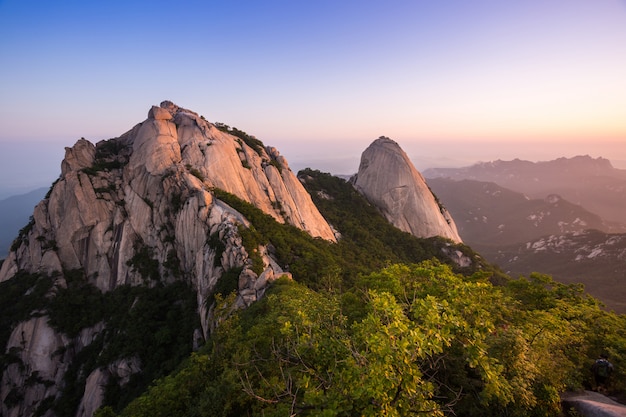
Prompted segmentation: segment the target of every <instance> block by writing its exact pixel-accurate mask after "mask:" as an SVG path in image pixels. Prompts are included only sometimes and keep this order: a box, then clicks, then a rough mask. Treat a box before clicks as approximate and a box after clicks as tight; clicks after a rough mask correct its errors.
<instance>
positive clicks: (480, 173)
mask: <svg viewBox="0 0 626 417" xmlns="http://www.w3.org/2000/svg"><path fill="white" fill-rule="evenodd" d="M423 174H424V176H425V177H426V178H428V179H430V178H441V177H447V178H451V179H455V180H463V179H468V180H476V181H485V182H494V183H496V184H498V185H500V186H502V187H505V188H508V189H511V190H513V191H518V192H521V193H524V194H526V195H528V196H529V197H531V198H545V197H546V196H548V195H550V194H558V195H560V196H561V197H562V198H563V199H565V200H568V201H570V202H572V203H574V204H577V205H580V206H583V207H585V208H586V209H587V210H589V211H591V212H592V213H596V214H598V215H599V216H601V217H602V218H603V219H605V220H607V221H612V222H618V223H622V224H624V223H626V217H625V215H624V210H623V207H625V206H626V170H622V169H617V168H614V167H613V166H612V165H611V163H610V162H609V161H608V160H607V159H604V158H595V159H594V158H591V157H590V156H576V157H573V158H559V159H556V160H553V161H546V162H530V161H522V160H519V159H515V160H512V161H501V160H497V161H493V162H482V163H478V164H475V165H472V166H469V167H464V168H431V169H427V170H425V171H424V173H423Z"/></svg>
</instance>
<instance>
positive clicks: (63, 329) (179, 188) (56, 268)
mask: <svg viewBox="0 0 626 417" xmlns="http://www.w3.org/2000/svg"><path fill="white" fill-rule="evenodd" d="M383 145H385V144H383ZM376 146H378V145H376ZM387 146H389V144H388V143H387V144H386V145H385V147H387ZM373 149H375V147H374V148H373ZM386 152H387V151H384V150H380V151H378V153H381V154H382V156H377V155H376V154H377V152H372V151H368V153H367V158H369V159H370V160H371V161H372V162H373V164H372V165H371V168H376V169H378V170H380V171H379V172H381V173H383V172H386V170H387V169H389V168H390V167H393V168H396V167H397V164H396V163H395V162H394V161H387V162H384V163H383V161H386V158H388V157H389V156H388V154H387V153H386ZM393 153H394V154H397V155H402V152H401V150H399V147H398V146H397V144H395V145H394V149H393ZM405 159H406V158H405ZM377 161H379V162H377ZM389 163H390V164H389ZM411 167H412V165H408V166H405V167H402V169H404V170H405V173H406V172H408V177H407V176H406V175H405V173H402V172H400V171H391V172H394V174H393V175H396V174H397V175H399V176H400V177H403V181H402V183H401V184H400V183H392V184H391V186H392V188H391V189H390V190H391V191H392V194H393V196H394V197H393V198H395V197H398V196H399V197H403V196H404V197H403V198H404V199H406V197H407V194H406V192H405V193H397V192H396V191H394V190H397V189H398V188H402V187H409V188H408V189H409V190H413V188H410V187H413V186H414V185H412V184H411V181H412V180H415V179H417V180H420V182H419V184H418V186H419V187H420V198H424V199H426V200H427V201H428V204H429V205H428V206H427V207H424V208H423V210H422V212H421V215H420V217H419V219H418V218H414V219H407V218H406V211H399V212H394V211H390V210H389V209H388V206H386V205H381V206H380V207H379V206H377V204H379V203H381V202H383V203H386V202H389V201H391V200H388V198H387V197H384V198H382V199H380V198H379V197H378V196H377V195H376V191H377V190H378V191H379V192H381V193H382V192H384V189H379V188H376V187H380V185H381V184H380V183H378V184H377V183H376V182H375V181H372V180H371V179H369V180H368V178H369V176H371V175H372V174H371V173H372V171H371V170H370V171H368V170H367V169H365V164H364V170H363V171H362V172H360V173H359V177H360V179H357V184H359V185H360V187H361V189H362V190H366V191H367V197H368V200H369V202H368V201H366V200H363V197H362V196H361V195H360V194H357V195H356V196H355V197H354V198H360V199H361V200H360V201H359V203H358V204H359V205H361V206H368V205H370V204H371V205H372V206H371V207H372V210H373V212H370V213H369V214H368V216H370V217H371V216H374V217H375V216H376V215H377V214H376V213H377V212H378V210H382V211H383V212H384V213H385V214H386V216H387V218H388V219H389V221H390V222H391V223H394V216H398V219H400V220H401V222H402V224H405V225H407V228H408V230H410V231H411V233H412V234H413V235H415V236H411V235H409V234H408V233H403V232H401V231H398V230H397V229H395V228H394V227H393V226H391V225H389V224H388V223H386V222H383V223H381V224H380V225H379V226H377V228H378V230H379V232H377V233H381V231H385V232H384V233H385V234H386V236H388V237H385V238H384V239H387V242H391V241H393V240H395V241H397V240H403V241H405V242H407V243H406V244H405V245H406V247H407V248H410V249H408V250H407V251H406V253H404V254H402V253H401V254H398V253H393V252H389V253H387V252H388V250H387V249H385V248H384V247H385V244H383V243H380V242H381V239H383V238H381V237H376V236H375V235H372V236H371V237H370V239H368V240H367V242H366V243H365V244H364V246H365V245H373V246H372V248H373V250H374V248H376V247H377V246H376V245H378V248H381V249H376V250H379V252H380V253H379V254H376V255H374V254H369V256H367V257H366V256H363V255H362V253H363V251H362V250H361V249H359V248H356V247H354V246H350V244H349V243H348V240H347V239H343V240H342V238H341V236H342V233H344V232H345V233H347V235H350V233H351V226H350V225H348V224H343V223H341V221H339V220H338V221H337V223H338V224H340V225H341V228H340V229H339V230H336V229H335V227H334V226H333V225H331V224H330V223H329V222H328V221H327V220H326V219H325V218H324V216H322V214H321V213H320V211H319V209H318V207H317V206H316V205H315V204H314V203H313V200H312V197H311V195H310V194H309V193H308V192H307V190H306V189H305V188H304V186H303V183H305V184H307V185H308V186H309V187H310V186H312V184H313V183H315V178H316V175H314V173H311V175H309V176H308V177H303V178H300V179H299V178H297V177H296V175H295V174H294V173H293V172H292V171H291V170H290V169H289V165H288V162H287V161H286V160H285V158H283V157H282V156H281V155H280V153H279V152H278V151H277V150H276V149H274V148H271V147H266V146H264V145H263V143H262V142H261V141H259V140H258V139H256V138H255V137H254V136H250V135H248V134H246V133H245V132H243V131H240V130H238V129H236V128H231V127H229V126H226V125H223V124H220V123H210V122H208V121H207V120H206V119H205V118H204V117H203V116H200V115H199V114H198V113H195V112H193V111H191V110H188V109H184V108H182V107H179V106H177V105H175V104H174V103H171V102H169V101H165V102H163V103H161V105H160V106H158V107H157V106H153V107H152V108H151V109H150V110H149V112H148V118H147V119H146V120H145V121H143V122H141V123H139V124H137V125H136V126H135V127H133V128H132V129H131V130H129V131H128V132H126V133H124V134H123V135H121V136H120V137H118V138H113V139H109V140H105V141H101V142H98V143H96V144H93V143H91V142H89V141H88V140H86V139H80V140H78V141H77V142H76V144H75V145H74V146H73V147H71V148H67V149H66V153H65V158H64V160H63V161H62V164H61V176H60V177H59V179H58V180H57V181H56V182H55V183H54V184H53V185H52V186H51V188H50V190H49V191H48V193H47V195H46V196H45V198H44V199H43V200H42V201H41V202H39V204H37V205H36V207H35V209H34V212H33V215H32V218H31V221H30V222H28V224H26V225H25V226H24V227H23V228H22V229H21V230H20V231H19V234H18V236H17V238H16V239H15V241H14V242H13V244H12V246H11V250H10V252H9V255H8V256H7V258H6V259H5V260H4V261H3V262H2V264H1V266H0V285H2V291H3V298H2V300H0V301H2V302H3V303H4V304H3V308H5V307H6V311H7V313H6V314H4V317H3V319H2V320H3V321H2V323H0V324H1V326H0V327H1V328H2V332H0V336H1V337H0V342H1V343H2V348H3V351H4V352H5V353H6V355H5V356H3V359H2V364H1V365H2V367H1V371H2V381H1V384H2V385H1V386H0V400H1V402H2V403H1V406H0V407H1V408H0V411H1V414H2V415H3V416H7V417H8V416H22V415H76V416H90V415H92V414H93V413H94V412H95V410H96V409H97V408H98V407H100V406H101V405H103V404H105V403H106V404H114V403H115V404H118V406H121V405H123V404H125V403H127V402H128V401H130V399H131V398H132V396H133V395H137V393H138V392H140V390H141V389H145V387H146V386H147V384H148V383H150V381H152V380H153V379H154V378H157V377H160V376H164V375H165V374H166V373H167V372H170V371H172V370H173V369H174V367H175V366H176V365H177V363H178V362H179V361H181V360H182V359H183V358H184V357H185V355H188V354H189V353H190V351H191V350H192V349H194V348H197V347H198V346H199V345H201V344H203V343H204V342H205V341H206V340H207V339H208V338H209V336H210V334H211V332H212V331H213V329H214V327H215V326H216V324H217V323H218V322H219V321H220V320H222V319H223V316H222V315H221V314H224V313H216V311H215V308H216V305H217V304H216V302H217V300H219V299H220V297H221V296H223V295H224V296H225V295H228V294H230V293H231V292H233V295H234V296H235V298H234V299H233V300H232V303H231V309H234V310H236V309H240V308H245V307H248V306H250V305H252V304H253V303H255V301H257V300H259V299H260V298H261V297H263V295H264V293H265V291H266V289H267V288H268V285H270V283H271V282H273V281H275V280H276V279H278V278H280V277H287V278H289V277H291V276H292V274H293V275H296V276H297V277H298V279H301V280H304V281H305V282H306V281H307V280H309V282H312V283H314V284H313V285H320V284H319V283H317V284H315V281H317V280H322V278H321V277H324V278H323V280H324V282H326V283H327V284H328V285H336V284H337V283H336V280H337V279H340V280H350V279H354V278H350V277H354V276H355V275H356V274H357V273H359V271H361V270H363V271H369V270H371V268H376V267H382V266H384V265H385V263H386V262H388V261H389V260H395V261H400V262H404V261H410V262H419V261H420V260H423V259H430V258H436V259H440V261H441V262H446V263H449V264H450V265H451V266H452V267H453V268H461V269H465V270H467V271H470V270H476V269H477V268H484V269H489V268H488V266H487V264H486V263H484V262H483V261H482V259H481V258H480V257H478V256H477V255H475V254H473V253H472V252H471V250H469V249H468V248H466V247H463V246H458V247H457V246H456V245H455V242H459V241H460V239H459V238H458V235H456V232H455V230H454V227H453V223H452V220H451V219H450V218H449V217H446V213H445V212H443V211H442V209H441V207H440V206H439V205H437V204H436V202H435V200H434V197H433V196H432V194H431V193H430V192H429V191H428V189H427V188H424V186H423V180H421V177H420V176H419V174H418V173H416V171H415V170H414V168H411ZM311 181H312V182H311ZM345 185H346V186H348V185H347V184H345ZM320 192H321V194H320V195H329V194H328V193H327V192H322V191H320ZM320 195H317V196H316V198H319V197H320ZM392 200H393V199H392ZM401 200H402V198H401V199H400V200H397V199H395V200H393V201H395V202H396V204H397V203H398V202H399V201H401ZM413 204H415V201H413ZM390 215H391V217H389V216H390ZM430 216H432V217H433V218H435V219H437V220H436V223H437V224H438V225H439V226H442V227H443V228H442V229H440V231H441V233H439V232H438V229H436V228H433V227H432V225H431V223H432V222H431V221H426V222H425V223H426V225H427V226H428V227H426V228H424V227H421V226H420V227H414V226H412V225H411V223H412V222H415V221H421V222H424V219H428V218H430ZM344 217H345V216H344ZM384 224H387V226H385V225H384ZM451 225H452V226H451ZM388 228H390V229H388ZM397 233H400V235H398V234H397ZM270 234H271V235H272V236H273V237H272V238H271V239H269V238H268V237H267V236H268V235H270ZM437 236H442V237H437ZM418 238H420V239H423V238H432V239H433V240H430V241H427V240H419V239H418ZM446 238H451V239H452V240H448V239H446ZM384 239H383V240H384ZM416 239H417V240H416ZM338 240H339V243H338ZM329 245H336V246H337V247H340V248H343V249H337V250H341V251H343V252H342V253H343V255H342V256H341V257H339V258H338V257H337V255H327V254H326V251H329V250H330V249H329V248H330V246H329ZM356 253H359V255H355V254H356ZM359 257H360V258H361V259H362V262H360V265H358V266H356V265H355V267H354V268H352V270H351V269H350V268H348V267H347V266H346V265H347V262H350V261H349V260H350V259H356V258H359ZM384 259H386V260H384ZM363 268H364V269H363ZM313 271H314V272H313ZM337 271H344V272H342V275H344V276H343V277H341V278H338V277H337ZM348 271H349V272H348ZM313 273H314V274H316V278H307V276H310V275H311V274H313ZM333 282H335V284H332V283H333ZM16 300H17V302H15V301H16ZM9 304H10V305H11V307H10V308H9V307H8V306H9ZM146 346H149V347H150V348H149V349H147V348H146ZM129 387H132V388H130V389H129ZM114 399H115V400H114ZM120 404H121V405H120Z"/></svg>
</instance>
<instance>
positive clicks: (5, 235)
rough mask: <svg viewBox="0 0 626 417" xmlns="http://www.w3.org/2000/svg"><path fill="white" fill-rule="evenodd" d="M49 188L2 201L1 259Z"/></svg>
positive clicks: (0, 209)
mask: <svg viewBox="0 0 626 417" xmlns="http://www.w3.org/2000/svg"><path fill="white" fill-rule="evenodd" d="M46 191H47V188H39V189H36V190H33V191H30V192H28V193H26V194H20V195H15V196H11V197H8V198H5V199H4V200H0V259H1V258H4V257H5V256H6V255H7V254H8V253H9V248H10V247H11V243H12V242H13V239H15V236H17V234H18V232H19V230H20V228H21V227H22V226H23V225H25V224H26V223H28V217H29V216H30V215H31V214H32V213H33V208H34V207H35V205H36V204H37V203H38V202H39V201H40V200H41V199H42V198H43V197H44V196H45V195H46Z"/></svg>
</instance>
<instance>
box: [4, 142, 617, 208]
mask: <svg viewBox="0 0 626 417" xmlns="http://www.w3.org/2000/svg"><path fill="white" fill-rule="evenodd" d="M248 133H250V134H253V133H252V132H248ZM120 134H121V133H120ZM87 139H88V140H89V138H87ZM375 139H376V138H371V139H366V140H361V141H359V140H348V141H305V142H303V141H297V142H289V141H271V140H264V139H262V140H263V142H264V144H265V145H267V146H273V147H275V148H276V149H278V151H279V152H280V153H281V155H283V156H284V157H285V158H287V161H288V163H289V166H290V168H291V169H292V170H293V171H294V172H298V171H299V170H301V169H304V168H312V169H317V170H320V171H322V172H330V173H331V174H334V175H351V174H354V173H356V171H357V170H358V166H359V162H360V158H361V153H362V152H363V151H364V150H365V148H367V146H369V144H370V143H371V142H372V141H373V140H375ZM392 139H394V138H392ZM99 140H102V139H99ZM99 140H91V141H92V142H94V143H96V142H98V141H99ZM394 140H395V139H394ZM396 142H398V143H399V145H400V146H401V147H402V149H403V150H404V151H405V152H406V153H407V155H408V156H409V158H410V159H411V161H412V162H413V164H414V165H415V167H416V168H417V169H418V170H419V171H421V172H423V171H424V170H426V169H428V168H458V167H463V166H470V165H473V164H475V163H478V162H489V161H495V160H498V159H500V160H504V161H509V160H513V159H522V160H527V161H531V162H540V161H551V160H554V159H557V158H562V157H564V158H572V157H574V156H580V155H589V156H591V157H592V158H600V157H601V158H605V159H608V160H609V161H611V164H612V165H613V167H615V168H618V169H626V146H623V145H622V144H612V143H595V144H593V145H592V146H589V145H588V144H584V143H583V144H576V143H570V144H567V146H563V145H562V144H545V143H529V142H518V143H514V142H507V143H506V146H503V145H502V144H498V143H497V142H480V143H478V142H473V143H467V142H457V143H452V142H443V143H442V142H438V141H421V142H410V141H409V142H407V143H402V142H401V141H398V140H396ZM73 144H74V143H68V142H63V141H52V142H43V144H42V143H39V144H38V145H37V146H33V143H32V142H31V143H24V142H20V143H15V142H11V143H4V144H3V146H4V149H5V150H8V152H2V153H1V154H0V171H1V172H5V173H6V172H10V173H11V175H2V176H0V199H5V198H7V197H10V196H13V195H19V194H25V193H27V192H29V191H32V190H35V189H38V188H42V187H49V186H50V185H51V184H52V182H54V181H55V180H56V179H57V178H58V177H59V175H60V174H61V162H62V160H63V157H64V154H65V147H66V146H72V145H73ZM329 148H333V149H334V150H335V151H334V152H330V153H329V151H328V149H329Z"/></svg>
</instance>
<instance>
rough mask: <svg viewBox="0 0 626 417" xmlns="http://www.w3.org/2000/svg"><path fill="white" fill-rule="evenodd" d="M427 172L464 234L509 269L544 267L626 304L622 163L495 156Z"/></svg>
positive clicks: (610, 301) (613, 303)
mask: <svg viewBox="0 0 626 417" xmlns="http://www.w3.org/2000/svg"><path fill="white" fill-rule="evenodd" d="M425 175H429V176H430V178H428V180H427V181H428V184H429V186H430V187H431V188H432V189H433V190H434V192H435V194H436V195H437V196H438V198H439V199H440V200H441V201H442V203H443V204H444V205H445V206H446V207H447V208H448V209H449V210H450V212H451V213H452V215H453V216H454V218H455V219H456V221H457V225H458V228H459V234H460V235H461V236H462V237H463V240H464V242H465V243H467V244H468V245H470V246H471V247H472V248H474V249H475V250H477V251H479V252H480V253H481V254H482V255H483V256H485V257H486V258H487V259H488V260H489V261H491V262H493V263H495V264H497V265H499V266H500V267H501V268H502V269H503V270H504V271H506V272H507V273H508V274H511V275H512V276H519V275H527V274H529V273H531V272H533V271H542V272H545V273H550V274H551V275H552V276H553V277H554V278H555V279H557V280H559V281H561V282H565V283H582V284H584V285H585V287H586V289H587V291H589V292H590V293H591V294H593V295H594V296H596V297H598V298H600V299H601V300H603V301H604V302H605V303H606V305H607V307H608V308H610V309H614V310H615V311H617V312H620V313H623V312H626V306H625V305H624V302H623V300H624V299H626V290H625V289H624V288H626V287H624V285H623V283H624V282H625V280H626V276H625V275H624V268H623V259H624V257H625V256H626V250H625V248H624V244H623V242H624V240H625V239H624V233H625V232H626V223H624V217H623V210H622V208H623V206H624V203H623V201H622V200H623V197H624V195H623V189H624V181H623V178H624V172H623V171H622V170H616V169H614V168H613V167H612V166H611V165H610V163H609V162H608V161H607V160H604V159H601V158H599V159H592V158H590V157H586V156H585V157H576V158H571V159H565V158H561V159H558V160H555V161H549V162H542V163H532V162H528V161H519V160H515V161H508V162H505V161H495V162H492V163H480V164H477V165H474V166H471V167H466V168H458V169H452V168H449V169H431V170H427V171H425ZM477 178H482V179H488V180H489V181H482V180H478V179H477ZM602 184H603V185H602ZM521 190H524V192H522V191H521ZM526 192H528V193H529V194H526ZM543 192H557V193H558V194H542V193H543ZM531 195H532V196H534V197H531ZM596 195H601V198H598V199H595V197H594V196H596ZM565 196H568V198H574V199H576V201H582V203H580V204H576V203H574V202H572V200H568V199H567V198H566V197H565ZM590 207H594V208H595V209H597V210H599V212H596V211H594V210H592V209H590ZM606 216H614V217H612V218H611V217H606ZM615 216H617V217H615ZM609 218H611V219H612V220H609ZM619 220H621V221H619Z"/></svg>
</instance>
